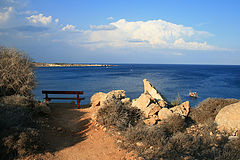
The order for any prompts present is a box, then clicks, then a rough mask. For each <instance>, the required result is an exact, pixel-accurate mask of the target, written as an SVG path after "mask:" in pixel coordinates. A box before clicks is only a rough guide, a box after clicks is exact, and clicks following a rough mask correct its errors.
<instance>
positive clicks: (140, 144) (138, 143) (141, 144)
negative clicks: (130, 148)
mask: <svg viewBox="0 0 240 160" xmlns="http://www.w3.org/2000/svg"><path fill="white" fill-rule="evenodd" d="M136 145H137V146H138V147H142V146H143V145H144V144H143V143H142V142H137V143H136Z"/></svg>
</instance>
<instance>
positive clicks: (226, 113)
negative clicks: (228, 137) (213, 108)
mask: <svg viewBox="0 0 240 160" xmlns="http://www.w3.org/2000/svg"><path fill="white" fill-rule="evenodd" d="M215 122H216V124H217V125H218V129H219V130H220V131H226V132H228V133H232V132H234V131H237V130H240V102H237V103H234V104H231V105H228V106H225V107H224V108H222V109H221V110H220V111H219V112H218V114H217V116H216V118H215Z"/></svg>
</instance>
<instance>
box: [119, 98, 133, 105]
mask: <svg viewBox="0 0 240 160" xmlns="http://www.w3.org/2000/svg"><path fill="white" fill-rule="evenodd" d="M121 102H122V103H123V104H130V103H131V100H130V98H124V99H121Z"/></svg>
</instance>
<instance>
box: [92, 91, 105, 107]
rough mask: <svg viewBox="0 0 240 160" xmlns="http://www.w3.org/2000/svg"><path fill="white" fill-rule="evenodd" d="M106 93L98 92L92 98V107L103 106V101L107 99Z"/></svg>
mask: <svg viewBox="0 0 240 160" xmlns="http://www.w3.org/2000/svg"><path fill="white" fill-rule="evenodd" d="M106 95H107V94H106V93H103V92H98V93H95V94H94V95H93V96H92V97H91V107H96V106H100V105H103V101H105V99H106Z"/></svg>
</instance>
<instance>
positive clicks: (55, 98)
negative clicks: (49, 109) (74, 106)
mask: <svg viewBox="0 0 240 160" xmlns="http://www.w3.org/2000/svg"><path fill="white" fill-rule="evenodd" d="M44 99H48V100H51V99H65V100H78V98H61V97H50V98H44ZM84 99H85V98H79V100H84Z"/></svg>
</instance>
